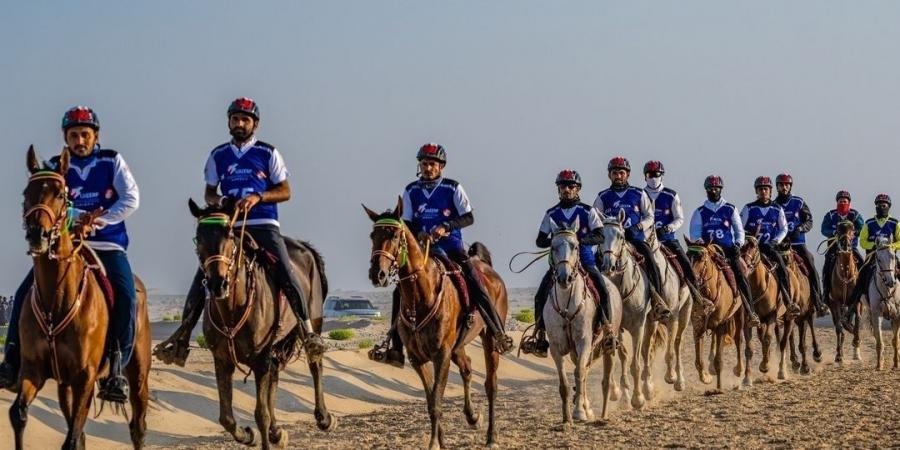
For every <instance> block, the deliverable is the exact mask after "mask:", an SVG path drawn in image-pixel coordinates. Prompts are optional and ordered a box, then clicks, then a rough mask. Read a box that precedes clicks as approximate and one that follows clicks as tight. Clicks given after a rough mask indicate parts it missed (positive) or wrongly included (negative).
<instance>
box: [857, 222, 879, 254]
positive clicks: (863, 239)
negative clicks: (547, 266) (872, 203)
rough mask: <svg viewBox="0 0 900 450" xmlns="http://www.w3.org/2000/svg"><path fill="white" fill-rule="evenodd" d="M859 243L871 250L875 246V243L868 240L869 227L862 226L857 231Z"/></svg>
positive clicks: (865, 248)
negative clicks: (858, 231)
mask: <svg viewBox="0 0 900 450" xmlns="http://www.w3.org/2000/svg"><path fill="white" fill-rule="evenodd" d="M859 245H860V247H862V248H863V249H864V250H872V249H874V248H875V243H874V242H871V241H869V227H863V229H862V231H861V232H860V233H859Z"/></svg>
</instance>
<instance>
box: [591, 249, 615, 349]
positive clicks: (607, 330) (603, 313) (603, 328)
mask: <svg viewBox="0 0 900 450" xmlns="http://www.w3.org/2000/svg"><path fill="white" fill-rule="evenodd" d="M586 270H587V273H588V276H589V277H590V278H591V281H592V282H593V283H594V286H596V288H597V293H598V294H599V295H600V298H599V299H598V301H597V303H598V305H599V307H598V309H597V313H596V314H594V319H593V321H592V323H591V325H592V326H593V331H594V339H596V338H597V337H600V336H602V337H601V340H600V345H599V347H598V348H599V349H600V350H602V351H604V352H612V351H614V350H615V349H617V348H618V347H619V336H618V335H617V333H616V332H615V329H613V326H612V309H611V308H612V306H611V305H610V301H609V289H607V288H606V283H605V282H604V281H603V274H601V273H600V271H599V270H598V269H597V267H596V266H589V267H586Z"/></svg>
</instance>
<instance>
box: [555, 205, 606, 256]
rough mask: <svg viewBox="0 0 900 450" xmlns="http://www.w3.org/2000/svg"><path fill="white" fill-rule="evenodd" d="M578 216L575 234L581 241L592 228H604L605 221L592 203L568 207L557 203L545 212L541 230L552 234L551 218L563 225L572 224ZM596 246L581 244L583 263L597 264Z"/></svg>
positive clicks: (580, 254)
mask: <svg viewBox="0 0 900 450" xmlns="http://www.w3.org/2000/svg"><path fill="white" fill-rule="evenodd" d="M576 218H577V219H578V230H577V231H576V232H575V234H576V237H577V238H578V240H579V241H580V240H582V239H584V238H585V237H587V235H588V234H590V232H591V231H592V230H596V229H598V228H603V222H602V221H601V220H600V215H599V214H597V211H596V210H594V209H593V208H591V207H590V205H587V204H585V203H576V204H575V205H572V206H570V207H568V208H563V207H562V206H560V205H559V204H556V205H554V206H553V207H552V208H550V209H548V210H547V212H546V213H545V214H544V220H542V221H541V228H540V232H541V233H544V234H551V232H552V226H551V220H552V221H553V222H555V223H556V224H557V225H559V226H562V225H563V224H567V225H572V224H573V223H574V222H575V219H576ZM594 247H595V246H592V245H579V247H578V248H579V256H580V258H581V263H582V264H583V265H586V266H593V265H596V258H595V257H594V251H595V248H594Z"/></svg>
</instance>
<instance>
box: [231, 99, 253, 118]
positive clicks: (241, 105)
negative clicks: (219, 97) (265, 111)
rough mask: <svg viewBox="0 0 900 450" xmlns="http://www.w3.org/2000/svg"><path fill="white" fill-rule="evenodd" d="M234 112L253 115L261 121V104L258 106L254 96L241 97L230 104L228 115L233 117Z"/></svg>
mask: <svg viewBox="0 0 900 450" xmlns="http://www.w3.org/2000/svg"><path fill="white" fill-rule="evenodd" d="M234 113H244V114H246V115H248V116H250V117H253V119H254V120H256V121H259V106H257V104H256V102H254V101H253V99H252V98H247V97H241V98H238V99H235V100H234V101H233V102H231V104H230V105H228V117H231V115H232V114H234Z"/></svg>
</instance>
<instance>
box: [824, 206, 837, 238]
mask: <svg viewBox="0 0 900 450" xmlns="http://www.w3.org/2000/svg"><path fill="white" fill-rule="evenodd" d="M831 220H832V215H831V213H830V212H827V213H825V217H822V236H825V237H826V238H831V237H833V236H834V232H835V231H837V230H836V229H835V225H837V224H835V223H832V222H831Z"/></svg>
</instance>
